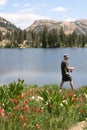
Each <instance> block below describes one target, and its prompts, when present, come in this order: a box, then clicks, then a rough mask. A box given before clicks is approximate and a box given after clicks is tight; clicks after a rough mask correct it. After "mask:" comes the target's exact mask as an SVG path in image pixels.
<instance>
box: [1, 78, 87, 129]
mask: <svg viewBox="0 0 87 130" xmlns="http://www.w3.org/2000/svg"><path fill="white" fill-rule="evenodd" d="M86 118H87V86H83V87H80V88H77V89H76V90H75V91H72V90H71V89H65V88H64V89H62V91H60V90H59V88H58V86H57V85H56V84H53V85H45V86H43V87H39V86H37V85H25V84H24V81H23V80H20V79H19V80H18V82H12V83H10V84H9V85H3V86H0V130H37V129H38V130H57V129H58V130H67V129H68V128H69V127H70V126H72V125H73V124H76V123H77V122H80V121H83V120H86Z"/></svg>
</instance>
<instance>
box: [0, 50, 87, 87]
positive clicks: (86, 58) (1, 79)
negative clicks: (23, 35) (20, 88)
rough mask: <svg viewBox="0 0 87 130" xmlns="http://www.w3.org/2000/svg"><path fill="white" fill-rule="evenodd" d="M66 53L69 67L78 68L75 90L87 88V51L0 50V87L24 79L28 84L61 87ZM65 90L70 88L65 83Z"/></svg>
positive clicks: (75, 72)
mask: <svg viewBox="0 0 87 130" xmlns="http://www.w3.org/2000/svg"><path fill="white" fill-rule="evenodd" d="M65 53H68V54H69V65H70V66H74V67H76V70H74V71H73V72H72V73H71V75H72V77H73V80H74V84H75V87H76V88H77V87H80V86H82V85H87V49H86V48H61V49H32V48H31V49H30V48H29V49H28V48H27V49H0V84H9V83H10V82H12V81H17V80H18V78H20V79H24V82H25V83H26V84H37V85H39V86H43V85H45V84H58V85H59V84H60V82H61V70H60V63H61V60H62V59H63V55H64V54H65ZM64 87H69V83H68V82H67V83H65V84H64Z"/></svg>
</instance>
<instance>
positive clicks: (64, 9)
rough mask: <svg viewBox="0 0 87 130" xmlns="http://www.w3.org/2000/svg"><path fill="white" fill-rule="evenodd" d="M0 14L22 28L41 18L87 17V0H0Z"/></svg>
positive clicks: (72, 19) (73, 19)
mask: <svg viewBox="0 0 87 130" xmlns="http://www.w3.org/2000/svg"><path fill="white" fill-rule="evenodd" d="M0 16H1V17H3V18H5V19H6V20H8V21H9V22H11V23H12V24H14V25H16V26H17V27H19V28H21V29H26V28H27V27H29V26H30V25H31V24H32V23H33V22H34V21H35V20H40V19H46V20H59V21H75V20H78V19H87V0H0Z"/></svg>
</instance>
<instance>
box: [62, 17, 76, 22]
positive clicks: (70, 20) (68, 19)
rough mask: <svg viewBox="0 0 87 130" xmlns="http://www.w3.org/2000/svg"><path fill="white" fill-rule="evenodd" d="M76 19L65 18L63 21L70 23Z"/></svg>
mask: <svg viewBox="0 0 87 130" xmlns="http://www.w3.org/2000/svg"><path fill="white" fill-rule="evenodd" d="M75 20H76V19H74V18H67V19H65V20H64V21H68V22H72V21H75Z"/></svg>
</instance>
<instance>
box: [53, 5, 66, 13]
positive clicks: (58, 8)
mask: <svg viewBox="0 0 87 130" xmlns="http://www.w3.org/2000/svg"><path fill="white" fill-rule="evenodd" d="M51 11H53V12H64V11H67V9H66V8H64V7H61V6H59V7H56V8H53V9H51Z"/></svg>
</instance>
